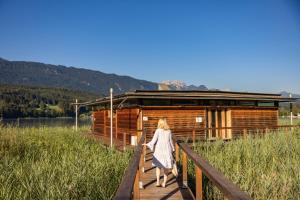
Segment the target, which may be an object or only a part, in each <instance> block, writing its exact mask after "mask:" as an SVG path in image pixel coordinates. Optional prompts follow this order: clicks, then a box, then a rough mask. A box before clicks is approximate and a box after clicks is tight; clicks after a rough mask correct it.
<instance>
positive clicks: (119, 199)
mask: <svg viewBox="0 0 300 200" xmlns="http://www.w3.org/2000/svg"><path fill="white" fill-rule="evenodd" d="M295 127H300V126H299V125H298V126H289V125H286V126H276V127H262V128H263V129H264V131H266V132H267V131H268V130H278V129H292V128H295ZM234 128H238V129H239V130H242V131H243V134H246V133H248V132H249V129H247V127H234ZM248 128H249V127H248ZM262 128H261V129H262ZM212 129H219V130H222V129H233V127H225V128H203V129H201V130H204V131H205V130H206V131H207V130H212ZM252 129H253V128H252ZM183 130H184V132H185V133H186V132H187V130H186V129H183ZM245 130H246V131H245ZM254 130H255V129H254ZM177 131H178V130H177ZM177 131H176V133H179V132H177ZM195 132H196V131H194V130H193V131H192V135H193V142H195V138H196V134H195ZM139 133H141V131H139ZM176 135H177V134H176ZM179 135H180V136H181V135H185V134H179ZM138 139H139V142H138V145H137V147H136V148H135V152H134V155H133V158H132V159H131V161H130V163H129V166H128V167H127V169H126V171H125V174H124V176H123V179H122V181H121V184H120V186H119V188H118V190H117V192H116V195H115V197H114V199H115V200H129V199H139V198H140V195H139V190H140V188H141V187H142V185H141V184H140V175H141V173H142V172H143V171H144V162H145V160H144V158H145V153H146V146H143V143H145V141H146V131H145V130H144V131H143V132H142V134H138ZM173 139H174V141H175V147H176V148H175V160H176V162H177V163H178V162H179V159H180V158H181V166H182V170H181V171H182V174H181V176H182V183H183V185H184V186H186V187H188V178H187V177H188V176H187V171H188V159H190V160H192V161H193V163H194V164H195V177H196V186H195V188H196V191H195V192H196V193H195V199H196V200H202V198H203V191H202V175H203V174H204V175H205V176H206V177H207V178H208V179H209V180H210V181H211V183H212V184H213V185H215V186H216V187H217V188H218V189H219V190H220V191H221V192H222V193H223V195H224V200H227V199H238V200H249V199H251V197H250V196H249V195H248V194H247V193H245V192H243V191H242V190H241V189H240V188H239V187H238V186H237V185H235V184H234V183H233V182H231V181H230V180H229V179H227V178H226V177H225V176H224V175H223V174H222V173H220V172H219V171H218V170H217V169H215V168H214V167H213V166H211V165H210V164H209V163H208V162H207V161H206V160H205V159H203V158H202V157H201V156H200V155H198V154H197V153H195V152H194V151H193V150H192V149H191V148H190V147H189V144H187V143H184V142H181V141H180V140H179V137H177V136H175V134H174V135H173Z"/></svg>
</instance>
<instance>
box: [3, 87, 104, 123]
mask: <svg viewBox="0 0 300 200" xmlns="http://www.w3.org/2000/svg"><path fill="white" fill-rule="evenodd" d="M98 97H99V96H96V95H94V94H91V93H87V92H80V91H71V90H68V89H60V88H45V87H28V86H12V85H0V117H4V118H12V117H62V116H74V108H73V107H72V106H71V105H70V103H72V102H74V101H75V99H76V98H77V99H78V100H79V102H84V101H88V100H92V99H95V98H98ZM84 111H85V110H82V112H84Z"/></svg>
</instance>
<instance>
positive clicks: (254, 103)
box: [86, 90, 295, 144]
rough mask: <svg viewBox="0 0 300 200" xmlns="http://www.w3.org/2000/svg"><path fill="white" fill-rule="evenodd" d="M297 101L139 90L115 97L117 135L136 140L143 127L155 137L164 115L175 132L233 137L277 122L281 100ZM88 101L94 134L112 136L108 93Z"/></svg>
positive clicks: (264, 96)
mask: <svg viewBox="0 0 300 200" xmlns="http://www.w3.org/2000/svg"><path fill="white" fill-rule="evenodd" d="M294 100H295V99H292V98H286V97H282V96H281V95H279V94H266V93H248V92H247V93H246V92H225V91H160V90H158V91H157V90H155V91H143V90H136V91H134V92H127V93H125V94H122V95H117V96H114V97H113V116H112V117H113V138H114V140H119V141H126V144H135V143H136V140H137V136H138V135H139V133H141V131H142V130H144V131H145V132H146V133H147V138H149V137H152V135H153V133H154V131H155V129H156V126H157V122H158V119H159V118H166V119H167V122H168V124H169V126H170V128H171V130H172V132H173V133H174V134H175V135H177V136H182V137H195V136H196V137H197V139H201V140H214V139H217V138H222V139H232V138H235V137H238V136H240V135H241V134H243V130H245V129H247V131H249V130H253V131H255V130H258V129H266V128H272V127H276V126H277V125H278V108H279V103H280V102H290V101H294ZM86 105H87V106H91V107H92V110H93V124H92V131H93V133H94V134H96V135H99V136H103V137H110V118H111V116H110V98H109V97H105V98H102V99H98V100H96V101H93V102H88V103H86Z"/></svg>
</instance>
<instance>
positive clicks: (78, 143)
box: [0, 127, 131, 199]
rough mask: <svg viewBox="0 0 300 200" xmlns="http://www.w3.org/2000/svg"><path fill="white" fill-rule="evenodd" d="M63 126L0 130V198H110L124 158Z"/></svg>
mask: <svg viewBox="0 0 300 200" xmlns="http://www.w3.org/2000/svg"><path fill="white" fill-rule="evenodd" d="M86 131H87V128H80V130H79V132H75V131H73V130H72V129H70V128H64V127H54V128H49V127H42V128H14V127H0V158H1V159H0V199H112V197H113V195H114V193H115V191H116V190H117V187H118V185H119V183H120V181H121V179H122V176H123V173H124V170H125V168H126V167H127V165H128V162H129V160H130V156H131V152H125V153H120V152H118V151H116V150H115V149H110V148H107V147H105V146H103V145H101V144H100V143H99V142H98V141H95V140H93V139H91V138H88V137H86V136H85V134H84V133H85V132H86Z"/></svg>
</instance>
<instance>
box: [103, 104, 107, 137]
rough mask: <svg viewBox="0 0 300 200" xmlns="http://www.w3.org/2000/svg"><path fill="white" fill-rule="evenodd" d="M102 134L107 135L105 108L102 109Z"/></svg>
mask: <svg viewBox="0 0 300 200" xmlns="http://www.w3.org/2000/svg"><path fill="white" fill-rule="evenodd" d="M103 135H104V136H107V133H106V110H104V111H103Z"/></svg>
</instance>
